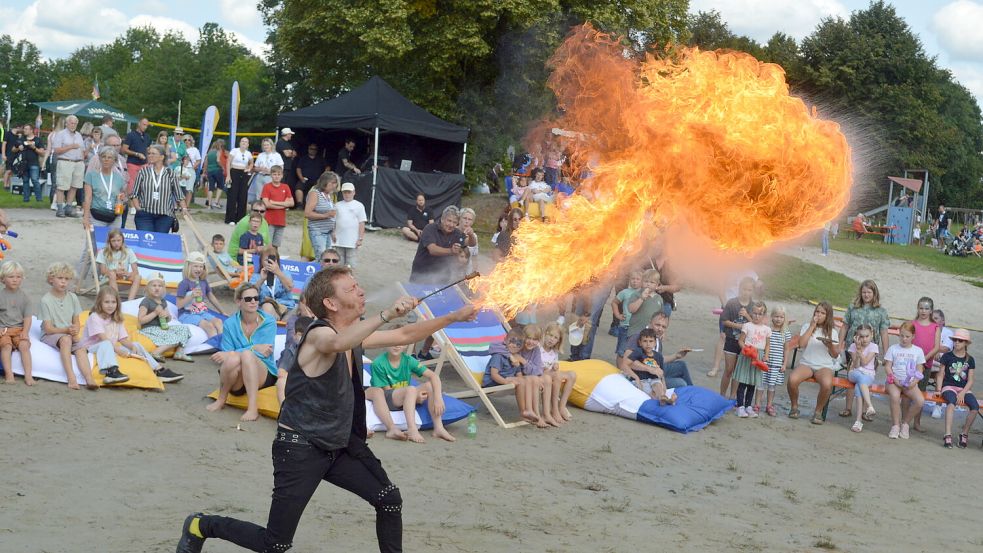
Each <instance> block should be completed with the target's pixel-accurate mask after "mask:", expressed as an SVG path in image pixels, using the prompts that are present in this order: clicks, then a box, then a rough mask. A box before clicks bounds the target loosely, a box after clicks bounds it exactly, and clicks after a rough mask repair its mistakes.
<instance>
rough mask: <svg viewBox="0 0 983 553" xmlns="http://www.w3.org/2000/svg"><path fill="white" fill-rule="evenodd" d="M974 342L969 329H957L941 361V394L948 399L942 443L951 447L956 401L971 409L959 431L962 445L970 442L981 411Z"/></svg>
mask: <svg viewBox="0 0 983 553" xmlns="http://www.w3.org/2000/svg"><path fill="white" fill-rule="evenodd" d="M971 343H973V340H971V339H970V337H969V331H968V330H966V329H963V328H960V329H956V331H955V332H954V333H953V334H952V351H950V352H947V353H944V354H943V355H942V360H941V361H939V365H941V370H942V388H941V390H942V394H941V395H942V399H943V400H944V401H945V403H946V407H945V435H944V436H943V437H942V445H944V446H945V447H947V448H951V447H952V414H953V411H955V409H956V404H957V403H959V402H963V403H965V404H966V407H967V408H968V409H969V413H966V422H964V423H963V431H962V433H961V434H959V447H966V445H967V444H968V443H969V427H971V426H973V421H975V420H976V415H977V413H979V411H980V404H979V403H978V402H977V401H976V396H975V395H974V394H973V391H972V390H973V375H974V373H975V372H976V370H975V369H976V360H975V359H973V356H972V355H970V354H969V351H968V350H969V344H971Z"/></svg>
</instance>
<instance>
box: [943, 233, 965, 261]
mask: <svg viewBox="0 0 983 553" xmlns="http://www.w3.org/2000/svg"><path fill="white" fill-rule="evenodd" d="M942 252H943V253H944V254H946V255H951V256H954V257H966V256H967V255H970V254H972V253H973V241H972V239H970V238H967V237H965V236H963V235H961V234H960V235H959V236H956V237H955V238H953V239H952V240H950V241H948V242H946V245H945V248H943V249H942Z"/></svg>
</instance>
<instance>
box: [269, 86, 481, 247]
mask: <svg viewBox="0 0 983 553" xmlns="http://www.w3.org/2000/svg"><path fill="white" fill-rule="evenodd" d="M277 125H278V126H279V127H281V128H282V127H290V128H291V129H293V130H295V131H296V130H298V129H300V132H303V131H304V130H309V131H313V132H315V133H317V134H325V133H326V132H327V133H330V134H336V133H331V131H339V130H341V131H344V130H348V131H352V130H364V131H365V132H371V133H372V136H373V147H372V166H375V167H378V166H379V155H380V151H379V148H380V145H379V136H380V133H382V134H384V135H385V143H384V144H383V146H384V147H385V148H388V149H389V150H387V152H386V153H387V154H389V156H388V157H389V159H390V160H391V161H392V165H393V166H394V167H395V168H399V167H400V161H401V160H409V161H411V162H412V169H413V171H399V170H393V169H387V168H384V167H380V168H379V170H376V171H371V172H370V173H367V174H363V176H362V177H361V178H357V179H353V180H355V181H356V182H355V184H356V195H357V196H360V199H361V200H362V201H363V202H364V201H365V200H368V203H369V222H370V223H373V224H377V225H379V226H383V227H399V226H402V225H404V224H405V214H406V211H407V210H408V209H409V208H410V207H411V206H412V204H413V201H414V196H415V195H416V193H424V194H425V195H426V196H427V198H428V200H429V201H430V203H431V207H432V208H433V209H434V210H436V211H437V212H439V210H440V209H443V207H444V206H446V205H449V204H452V203H454V204H456V203H458V202H459V201H460V197H461V191H462V189H463V186H464V162H465V159H466V156H467V151H468V144H467V140H468V134H469V132H470V130H469V129H468V128H467V127H461V126H458V125H454V124H453V123H448V122H447V121H444V120H442V119H439V118H438V117H435V116H434V115H432V114H430V113H429V112H428V111H426V110H425V109H423V108H421V107H419V106H417V105H415V104H413V102H410V101H409V100H407V99H406V98H404V97H403V96H402V95H401V94H400V93H399V92H397V91H396V90H395V89H393V87H391V86H389V84H388V83H386V81H384V80H382V79H381V78H379V77H372V78H371V79H369V80H368V81H366V82H365V83H364V84H362V85H361V86H359V87H357V88H355V89H354V90H352V91H351V92H348V93H346V94H343V95H341V96H339V97H337V98H334V99H331V100H325V101H324V102H320V103H318V104H314V105H313V106H308V107H306V108H301V109H299V110H297V111H293V112H289V113H281V114H280V115H279V116H277ZM331 161H332V162H333V160H331ZM337 169H338V168H336V170H337ZM370 176H371V184H370V183H369V182H368V179H369V177H370ZM380 176H382V178H381V179H380ZM379 187H381V188H379ZM377 188H378V189H379V196H380V197H381V201H379V203H378V205H377ZM364 196H368V197H364ZM363 198H364V199H363Z"/></svg>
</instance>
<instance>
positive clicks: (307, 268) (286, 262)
mask: <svg viewBox="0 0 983 553" xmlns="http://www.w3.org/2000/svg"><path fill="white" fill-rule="evenodd" d="M250 261H251V262H252V266H253V271H254V272H255V271H258V270H259V255H258V254H253V255H252V259H251V260H250V258H249V257H244V258H243V262H244V265H243V274H249V275H250V278H252V274H253V273H250V272H249V264H250ZM320 268H321V264H320V263H313V262H310V261H294V260H293V259H284V258H282V257H281V258H280V269H281V270H282V271H283V272H284V273H286V274H287V275H289V276H290V279H291V280H293V287H292V288H291V289H290V293H291V295H292V296H293V297H294V300H296V301H297V302H300V299H301V298H300V297H301V295H303V293H304V288H306V287H307V281H308V280H310V279H311V277H312V276H314V273H316V272H317V271H318V270H319V269H320ZM247 281H248V279H246V280H243V282H247ZM277 324H278V325H280V326H284V325H285V324H286V321H278V322H277Z"/></svg>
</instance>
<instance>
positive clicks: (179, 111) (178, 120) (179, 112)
mask: <svg viewBox="0 0 983 553" xmlns="http://www.w3.org/2000/svg"><path fill="white" fill-rule="evenodd" d="M177 126H179V127H180V126H181V100H178V101H177Z"/></svg>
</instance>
